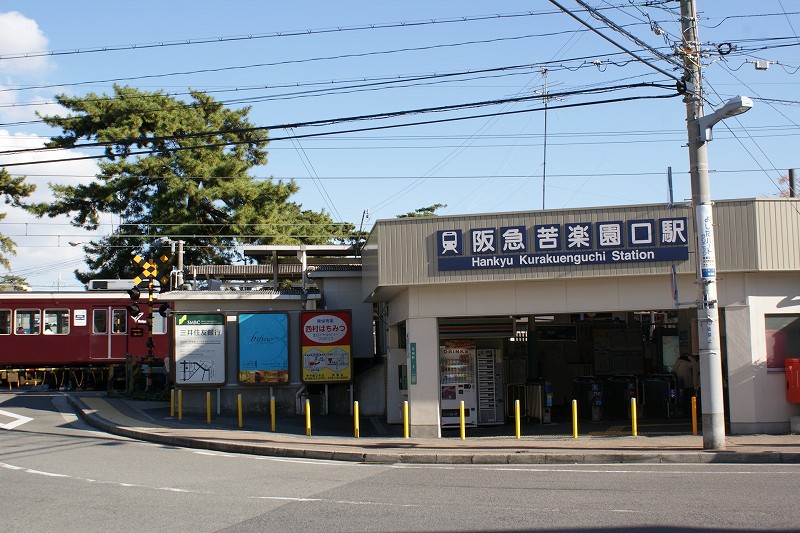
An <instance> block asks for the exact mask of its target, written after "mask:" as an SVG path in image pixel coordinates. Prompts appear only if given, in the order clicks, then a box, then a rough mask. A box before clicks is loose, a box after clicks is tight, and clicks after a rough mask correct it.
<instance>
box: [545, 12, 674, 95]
mask: <svg viewBox="0 0 800 533" xmlns="http://www.w3.org/2000/svg"><path fill="white" fill-rule="evenodd" d="M548 1H549V2H550V3H551V4H553V5H555V6H557V7H558V8H559V9H560V10H561V11H563V12H564V13H566V14H567V15H569V16H570V17H572V18H573V19H575V20H577V21H578V22H580V23H581V24H582V25H584V26H586V27H587V28H589V29H590V30H591V31H593V32H594V33H596V34H597V35H599V36H600V37H602V38H603V39H605V40H606V41H608V42H609V43H611V44H613V45H614V46H616V47H617V48H619V49H620V50H622V51H623V52H625V53H626V54H628V55H629V56H631V57H633V58H636V59H637V60H639V61H641V62H642V63H644V64H645V65H647V66H648V67H650V68H652V69H653V70H655V71H656V72H660V73H661V74H663V75H665V76H667V77H668V78H671V79H673V80H675V81H676V82H678V83H680V81H681V80H680V79H679V78H677V77H676V76H675V75H674V74H672V73H669V72H667V71H665V70H663V69H661V68H659V67H657V66H655V65H654V64H652V63H651V62H649V61H647V60H646V59H644V58H642V57H640V56H639V55H637V54H635V53H634V52H632V51H630V50H628V49H627V48H625V47H624V46H622V45H621V44H619V43H618V42H616V41H614V40H613V39H611V38H610V37H607V36H605V35H603V34H602V33H600V31H599V30H597V29H596V28H594V27H593V26H592V25H591V24H589V23H587V22H584V21H583V19H581V18H580V17H578V16H577V15H575V14H574V13H572V12H571V11H570V10H568V9H567V8H565V7H564V6H562V5H561V4H559V3H558V2H556V1H555V0H548Z"/></svg>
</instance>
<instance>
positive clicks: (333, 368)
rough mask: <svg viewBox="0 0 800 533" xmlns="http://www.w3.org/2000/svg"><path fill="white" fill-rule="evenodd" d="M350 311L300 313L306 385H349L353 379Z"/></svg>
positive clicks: (303, 372)
mask: <svg viewBox="0 0 800 533" xmlns="http://www.w3.org/2000/svg"><path fill="white" fill-rule="evenodd" d="M351 324H352V320H351V317H350V311H304V312H303V313H301V314H300V327H301V328H302V331H301V332H300V343H301V349H300V351H301V356H302V358H303V371H302V380H303V383H347V382H349V381H350V379H351V374H352V372H351V369H352V346H351V337H350V327H351Z"/></svg>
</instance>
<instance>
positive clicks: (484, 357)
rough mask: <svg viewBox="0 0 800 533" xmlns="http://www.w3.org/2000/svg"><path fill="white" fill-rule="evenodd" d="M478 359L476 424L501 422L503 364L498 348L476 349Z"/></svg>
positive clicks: (503, 419) (502, 414)
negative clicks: (500, 362)
mask: <svg viewBox="0 0 800 533" xmlns="http://www.w3.org/2000/svg"><path fill="white" fill-rule="evenodd" d="M477 361H478V425H491V424H502V423H503V422H504V421H505V417H504V413H503V372H502V369H503V366H502V365H501V364H499V363H498V362H497V361H502V352H501V351H500V350H492V349H481V350H478V351H477Z"/></svg>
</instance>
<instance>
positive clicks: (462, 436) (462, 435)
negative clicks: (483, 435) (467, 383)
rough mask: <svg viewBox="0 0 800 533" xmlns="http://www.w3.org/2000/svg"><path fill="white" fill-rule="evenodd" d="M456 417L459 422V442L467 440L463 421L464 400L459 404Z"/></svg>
mask: <svg viewBox="0 0 800 533" xmlns="http://www.w3.org/2000/svg"><path fill="white" fill-rule="evenodd" d="M458 416H459V419H460V420H461V440H465V439H466V438H467V426H466V421H465V420H464V400H461V403H460V404H459V405H458Z"/></svg>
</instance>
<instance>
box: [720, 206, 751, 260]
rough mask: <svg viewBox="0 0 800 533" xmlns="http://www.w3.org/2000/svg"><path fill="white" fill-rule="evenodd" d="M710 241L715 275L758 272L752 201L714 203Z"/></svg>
mask: <svg viewBox="0 0 800 533" xmlns="http://www.w3.org/2000/svg"><path fill="white" fill-rule="evenodd" d="M714 237H715V240H716V251H717V270H718V271H719V272H741V271H753V270H756V269H757V268H758V254H757V253H756V246H757V237H756V217H755V207H754V201H753V200H744V201H729V202H716V203H715V204H714Z"/></svg>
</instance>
